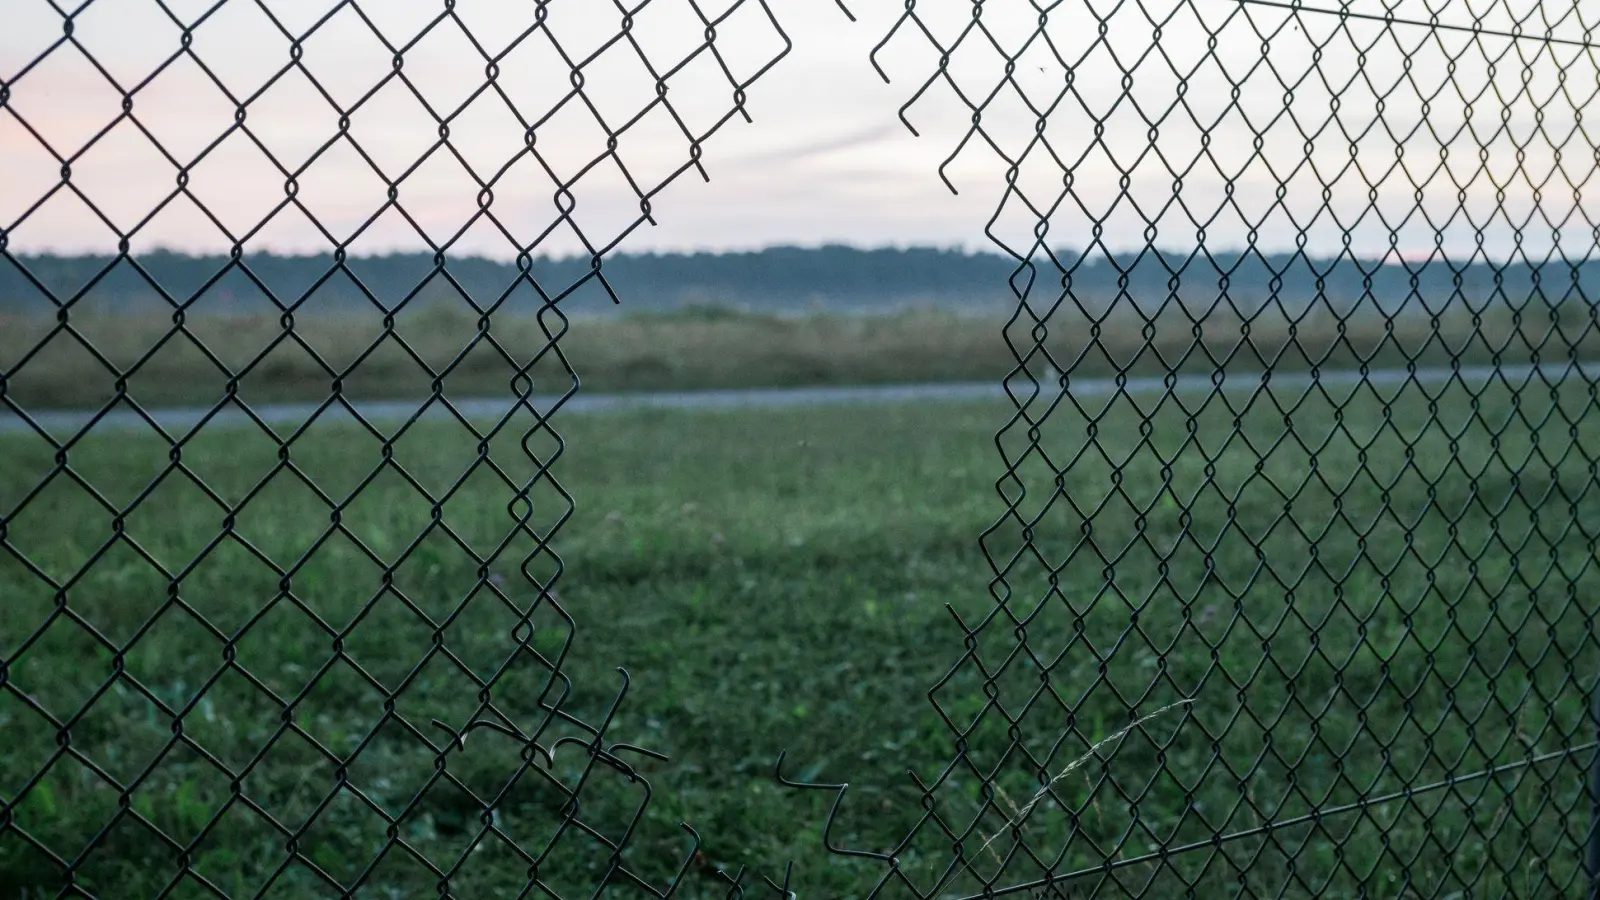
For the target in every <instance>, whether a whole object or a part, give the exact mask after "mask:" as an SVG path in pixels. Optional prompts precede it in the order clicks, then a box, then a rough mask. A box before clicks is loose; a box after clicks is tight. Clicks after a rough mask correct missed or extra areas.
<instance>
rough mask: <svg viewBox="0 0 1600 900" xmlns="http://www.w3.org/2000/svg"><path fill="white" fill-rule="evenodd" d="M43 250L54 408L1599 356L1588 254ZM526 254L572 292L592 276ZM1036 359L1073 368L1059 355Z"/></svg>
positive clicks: (27, 322) (25, 282) (18, 347)
mask: <svg viewBox="0 0 1600 900" xmlns="http://www.w3.org/2000/svg"><path fill="white" fill-rule="evenodd" d="M23 263H24V264H25V265H26V266H28V269H27V275H26V276H24V275H23V274H22V272H23V270H22V269H21V268H17V267H15V266H0V290H3V291H8V292H9V293H4V294H0V375H3V376H4V382H3V394H0V396H3V397H4V398H5V399H6V400H7V401H9V402H11V403H14V404H16V405H18V406H21V407H23V408H24V409H28V410H33V411H39V410H46V409H59V408H97V407H100V406H103V405H105V404H106V403H108V402H110V401H111V400H112V399H113V398H115V397H116V396H117V386H118V383H119V380H120V381H121V383H122V384H123V385H124V387H125V388H126V391H127V394H128V396H129V397H131V398H132V399H133V400H135V401H136V402H138V403H140V404H143V405H147V406H148V405H155V406H168V405H202V406H209V405H211V404H214V403H217V402H219V401H221V400H222V399H223V397H224V396H225V393H226V392H227V391H228V389H229V385H230V382H231V383H232V384H233V385H234V386H235V389H236V391H237V395H238V396H239V397H240V398H242V399H243V400H244V401H245V402H250V403H254V402H286V401H322V400H324V399H326V398H327V397H328V396H330V394H331V393H332V392H333V391H334V390H335V388H337V390H338V391H339V392H340V393H341V394H343V395H345V396H348V397H350V398H352V399H422V398H426V397H428V396H430V395H431V394H432V393H433V392H434V391H435V389H437V390H438V391H439V392H441V393H443V394H444V395H445V396H446V397H450V398H465V397H510V396H513V395H514V394H515V393H518V392H521V391H525V390H530V389H531V390H532V391H533V392H534V393H540V394H559V393H563V392H565V391H566V390H567V389H568V388H569V387H570V386H571V375H570V373H569V371H568V368H567V366H568V365H570V366H571V367H572V368H574V369H576V371H577V372H578V375H579V377H580V378H581V379H582V383H583V385H584V386H585V387H586V388H588V389H591V390H594V391H657V390H692V389H701V388H740V387H787V386H803V385H847V384H882V383H896V382H898V383H906V382H954V381H987V382H991V383H992V382H998V381H999V380H1000V379H1001V378H1003V377H1005V375H1006V374H1007V373H1008V372H1009V371H1011V369H1012V367H1013V366H1014V365H1015V358H1014V356H1013V351H1012V350H1011V349H1010V346H1015V347H1020V348H1028V347H1031V346H1032V345H1033V342H1034V340H1035V338H1036V337H1039V338H1042V341H1043V346H1044V347H1045V348H1046V349H1047V350H1048V351H1049V353H1050V354H1051V356H1052V357H1053V358H1054V364H1055V366H1057V367H1059V369H1062V370H1068V371H1070V372H1072V373H1073V374H1074V375H1076V376H1086V377H1093V376H1109V375H1113V374H1115V373H1117V372H1119V371H1121V372H1128V373H1132V374H1141V375H1151V374H1154V375H1160V374H1164V373H1166V372H1169V371H1178V372H1198V373H1202V374H1209V373H1211V372H1213V371H1215V370H1217V369H1223V370H1227V371H1244V372H1257V371H1263V370H1266V369H1273V370H1306V369H1310V368H1312V367H1314V366H1315V367H1319V368H1328V369H1333V368H1342V369H1354V368H1358V367H1359V366H1361V365H1363V364H1365V365H1367V366H1369V367H1372V368H1395V367H1404V366H1405V365H1407V364H1408V362H1415V363H1416V364H1418V365H1421V366H1443V365H1448V364H1450V363H1452V362H1456V361H1459V362H1461V363H1464V364H1467V365H1482V364H1494V363H1499V364H1508V365H1521V364H1528V363H1531V362H1543V363H1561V362H1565V361H1567V360H1568V359H1571V358H1575V357H1577V358H1583V357H1589V356H1592V355H1593V354H1594V352H1595V351H1596V349H1597V348H1600V336H1597V335H1600V326H1597V323H1596V322H1595V320H1594V311H1593V308H1592V306H1591V305H1590V304H1589V303H1588V302H1587V301H1586V300H1584V299H1583V298H1584V297H1585V296H1586V294H1585V293H1584V291H1586V290H1593V289H1600V288H1597V287H1596V286H1595V285H1591V284H1590V283H1589V282H1590V281H1593V280H1595V279H1596V277H1597V276H1596V272H1595V268H1596V267H1595V266H1592V265H1586V266H1583V267H1580V268H1577V269H1574V270H1573V273H1572V279H1571V280H1570V282H1569V283H1558V282H1557V281H1556V280H1555V279H1553V278H1551V277H1550V276H1548V275H1546V276H1544V278H1543V279H1542V280H1541V279H1540V278H1539V277H1538V276H1537V273H1536V272H1535V271H1534V270H1533V269H1532V267H1529V266H1527V265H1522V264H1512V263H1507V264H1505V265H1503V266H1500V267H1498V268H1497V267H1493V266H1490V265H1488V264H1486V263H1481V262H1480V263H1474V264H1471V265H1464V266H1455V267H1452V266H1450V265H1446V264H1445V263H1443V262H1439V261H1434V262H1425V263H1420V264H1416V265H1409V264H1400V263H1396V262H1393V261H1388V262H1384V261H1375V260H1354V259H1339V260H1313V259H1309V258H1304V257H1294V256H1283V257H1240V258H1231V259H1198V260H1196V259H1167V258H1164V257H1162V256H1161V255H1160V254H1156V253H1153V252H1152V253H1150V254H1146V255H1144V256H1140V257H1137V258H1130V259H1121V258H1115V257H1105V256H1102V257H1090V256H1085V257H1084V258H1083V260H1082V261H1081V264H1080V266H1079V267H1078V268H1077V269H1076V270H1075V272H1074V274H1073V275H1072V276H1071V278H1069V279H1068V280H1069V281H1070V282H1071V283H1070V284H1068V285H1067V286H1066V288H1067V289H1068V290H1070V291H1071V293H1070V295H1068V296H1067V297H1066V299H1064V300H1062V301H1061V302H1060V304H1059V306H1055V307H1052V306H1051V303H1053V302H1054V301H1053V300H1052V299H1048V298H1052V297H1053V292H1052V291H1050V290H1045V289H1035V290H1034V291H1033V293H1032V294H1031V295H1030V296H1031V297H1033V298H1034V299H1031V300H1030V301H1029V305H1028V307H1027V311H1025V312H1017V311H1016V309H1015V306H1014V304H1015V300H1014V298H1011V297H1010V296H1009V294H1008V292H1007V291H1006V289H1005V285H1006V279H1007V277H1008V276H1011V275H1012V274H1013V272H1014V271H1015V270H1016V266H1015V264H1014V263H1013V262H1012V261H1009V260H1007V259H1005V258H1003V257H1000V256H997V255H992V254H965V253H957V252H953V251H941V250H935V249H928V248H924V249H915V248H914V249H911V250H874V251H865V250H857V249H852V248H829V247H824V248H817V249H801V248H776V249H767V250H763V251H761V252H757V253H743V254H687V255H677V256H672V255H653V256H651V255H646V256H633V257H630V256H622V257H619V258H618V259H616V260H613V261H608V263H607V268H606V269H605V270H604V271H606V272H609V273H613V274H610V275H608V276H607V284H611V285H612V286H613V287H614V288H615V289H616V290H617V291H619V292H620V294H621V295H622V296H624V297H626V298H627V302H626V303H625V304H624V305H621V306H615V305H613V304H612V302H611V298H610V296H609V295H608V294H606V292H605V290H604V287H605V286H604V285H602V284H601V283H600V282H599V281H598V280H593V279H591V280H590V281H587V282H584V285H583V287H582V288H580V289H579V290H578V291H576V292H575V293H573V294H571V295H569V296H567V297H565V298H563V299H561V300H560V302H559V304H558V305H557V308H556V309H552V308H549V307H547V306H545V305H544V303H543V301H542V300H541V298H540V296H539V294H538V293H537V292H536V291H535V289H534V287H533V285H534V283H535V282H534V281H532V280H527V279H520V278H519V273H520V270H519V269H518V267H517V266H516V265H514V264H510V263H494V262H490V261H486V260H472V259H468V260H459V261H454V262H453V263H452V265H453V266H454V267H455V268H453V269H451V270H450V271H451V275H450V276H449V278H448V279H446V278H445V277H443V276H441V275H437V274H436V273H434V272H433V261H432V260H431V258H428V257H423V256H420V255H413V256H402V257H392V258H388V257H384V258H373V259H360V260H349V261H347V262H346V263H345V264H343V265H342V266H339V265H334V264H332V263H331V262H329V261H327V260H321V259H318V258H314V257H271V256H266V257H260V258H253V259H249V260H247V261H246V263H231V262H229V261H228V260H226V259H221V258H218V259H211V258H202V257H185V256H177V255H172V254H166V255H162V254H156V255H153V256H151V257H149V258H148V259H144V260H141V261H140V262H139V267H138V268H137V269H136V268H135V267H134V264H133V263H131V262H129V261H115V260H101V259H99V258H95V257H41V258H37V259H25V260H23ZM528 265H530V266H532V268H531V269H530V270H529V272H528V273H527V275H528V278H532V277H533V276H539V277H543V278H546V279H550V280H553V281H554V283H563V284H564V283H566V280H567V279H573V280H577V279H581V278H582V277H583V274H584V272H586V271H587V267H586V264H584V265H581V266H580V265H578V264H577V263H576V262H575V261H573V260H538V261H534V262H530V263H529V264H528ZM1180 272H1181V273H1182V274H1181V275H1180V274H1176V273H1180ZM1019 277H1021V276H1019ZM158 285H159V287H158ZM469 296H470V297H472V298H474V300H473V301H472V302H469V301H468V299H467V297H469ZM379 297H382V298H384V300H383V302H379V300H378V298H379ZM52 298H53V299H52ZM1040 298H1047V299H1040ZM180 308H181V311H180ZM557 309H559V310H560V312H559V313H558V312H557ZM484 312H488V313H489V315H488V316H487V317H485V316H484ZM1037 319H1045V320H1046V324H1045V325H1040V324H1039V322H1038V321H1036V320H1037ZM557 339H559V340H560V347H561V353H560V354H557V353H555V352H554V351H553V350H552V349H550V348H551V345H552V343H553V341H555V340H557ZM1008 344H1009V345H1010V346H1008ZM1030 370H1031V371H1032V372H1033V373H1034V375H1035V376H1038V377H1043V378H1046V379H1049V378H1051V377H1052V372H1051V366H1050V365H1049V364H1047V362H1046V361H1045V360H1044V359H1043V358H1042V357H1035V358H1034V359H1033V360H1031V361H1030ZM521 376H531V377H532V383H531V388H530V385H529V384H528V382H527V381H526V378H525V377H521Z"/></svg>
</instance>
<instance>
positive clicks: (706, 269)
mask: <svg viewBox="0 0 1600 900" xmlns="http://www.w3.org/2000/svg"><path fill="white" fill-rule="evenodd" d="M1063 261H1064V262H1065V263H1066V264H1067V265H1068V268H1069V269H1070V271H1069V272H1068V273H1067V274H1066V275H1065V276H1063V275H1062V274H1061V272H1060V270H1059V269H1058V268H1057V267H1056V266H1054V265H1042V266H1041V267H1040V269H1039V275H1038V283H1037V284H1036V286H1035V288H1034V289H1033V290H1032V292H1031V293H1030V295H1029V296H1030V298H1031V301H1032V302H1034V303H1037V304H1048V303H1050V302H1053V301H1054V300H1055V299H1056V298H1057V297H1059V296H1061V295H1062V294H1063V293H1064V292H1065V293H1066V294H1067V296H1069V298H1070V299H1069V302H1070V303H1078V304H1082V305H1084V306H1087V307H1089V308H1091V309H1104V308H1105V307H1107V306H1108V305H1110V304H1112V303H1114V302H1129V301H1132V302H1135V303H1138V304H1139V305H1141V306H1143V307H1145V308H1153V307H1155V306H1157V305H1160V304H1162V303H1164V302H1168V301H1169V300H1170V299H1171V298H1174V297H1176V298H1178V299H1179V300H1181V301H1182V302H1183V303H1185V304H1186V305H1187V306H1188V307H1189V308H1191V309H1205V308H1208V307H1210V306H1211V305H1212V304H1214V303H1217V302H1218V301H1226V302H1229V303H1232V304H1234V305H1236V306H1239V307H1241V308H1244V309H1253V308H1255V307H1257V306H1259V305H1261V304H1263V303H1268V302H1281V303H1283V304H1285V305H1286V306H1288V307H1290V308H1292V309H1297V308H1302V307H1304V306H1305V305H1306V304H1309V303H1312V302H1319V301H1324V300H1325V301H1327V302H1329V303H1331V304H1332V305H1333V306H1334V307H1335V308H1352V307H1355V306H1356V305H1357V304H1365V305H1370V306H1376V307H1381V308H1383V309H1385V310H1389V311H1395V310H1401V309H1414V310H1423V309H1425V308H1436V309H1437V308H1442V307H1444V306H1446V305H1449V304H1451V303H1456V302H1459V301H1461V300H1467V301H1470V302H1472V303H1473V304H1474V305H1478V304H1482V303H1483V302H1485V301H1487V300H1491V299H1494V298H1497V297H1504V298H1505V299H1507V300H1509V301H1511V302H1513V303H1521V302H1523V301H1525V300H1526V299H1527V298H1528V297H1529V296H1531V295H1535V294H1542V295H1543V296H1544V297H1546V298H1550V299H1552V300H1579V301H1585V302H1593V301H1594V298H1595V297H1596V295H1597V293H1600V262H1593V261H1585V262H1582V263H1581V264H1570V263H1567V262H1564V261H1560V260H1556V261H1554V262H1546V263H1542V264H1534V263H1530V262H1527V261H1515V262H1510V263H1491V262H1485V261H1482V260H1479V261H1476V262H1472V263H1458V262H1455V261H1447V260H1433V261H1431V262H1426V263H1410V264H1400V263H1395V262H1389V263H1379V262H1376V261H1371V260H1360V259H1352V258H1350V257H1342V258H1334V259H1318V258H1315V257H1307V256H1303V255H1293V254H1282V255H1267V256H1262V255H1259V254H1255V253H1221V254H1217V253H1212V254H1209V255H1208V254H1201V253H1180V252H1174V251H1154V250H1152V251H1147V252H1145V253H1143V254H1137V255H1134V254H1129V255H1127V256H1118V257H1107V256H1104V255H1098V256H1087V255H1081V254H1079V255H1068V256H1066V257H1063ZM135 263H136V265H135ZM589 271H590V264H589V261H588V260H587V259H582V258H574V257H568V258H548V257H540V258H535V259H533V260H532V261H531V262H530V263H529V267H528V272H527V275H528V276H529V277H530V278H531V280H532V282H533V283H534V284H537V285H539V286H540V287H541V288H542V289H543V290H545V291H546V292H548V293H556V292H560V291H562V290H564V289H566V288H567V287H568V286H569V285H571V284H573V283H574V282H577V281H579V280H580V279H582V278H583V277H584V276H585V275H586V274H588V273H589ZM602 271H603V272H604V274H605V277H606V279H607V281H608V282H609V283H610V284H611V285H612V287H613V288H614V289H615V290H616V291H617V293H618V294H619V295H620V296H621V298H622V299H623V301H624V303H623V305H622V306H621V307H620V309H619V311H623V312H626V311H665V310H672V309H676V308H681V307H684V306H690V305H714V306H731V307H738V308H745V309H751V310H755V311H772V312H779V311H797V310H804V309H828V310H834V311H844V310H855V311H872V310H886V309H890V308H895V307H904V306H908V305H914V306H939V307H947V308H955V307H968V308H974V309H978V310H984V309H993V310H996V311H998V310H1001V309H1004V308H1005V307H1007V306H1009V305H1010V304H1012V303H1013V302H1014V298H1013V294H1012V293H1011V289H1010V288H1009V287H1008V279H1010V278H1011V277H1012V275H1013V273H1014V272H1015V271H1016V264H1015V262H1014V261H1013V260H1010V259H1008V258H1005V257H1002V256H999V255H996V254H989V253H977V254H971V253H965V252H962V251H958V250H945V249H937V248H910V249H858V248H853V247H844V246H824V247H819V248H800V247H774V248H769V249H765V250H759V251H750V252H736V253H688V254H684V253H645V254H618V255H616V256H612V257H608V258H607V259H606V260H605V263H604V265H603V269H602ZM521 276H522V273H521V272H520V271H519V269H518V267H517V265H516V264H515V263H512V262H502V261H495V260H489V259H483V258H478V257H460V258H449V259H447V260H446V261H445V264H444V265H443V267H442V268H441V267H439V266H436V265H435V262H434V259H433V257H432V256H431V255H429V254H423V253H413V254H396V255H391V256H383V257H362V258H356V259H351V260H348V261H347V262H346V263H345V265H344V266H342V267H341V266H337V265H335V263H334V260H333V259H332V257H331V256H277V255H272V254H254V255H249V256H245V257H243V258H242V259H240V260H238V261H237V262H233V261H230V260H229V259H227V258H226V257H220V256H187V255H182V254H178V253H170V252H156V253H150V254H145V255H141V256H139V257H137V258H136V260H134V261H132V262H130V261H129V260H120V261H119V260H116V259H115V258H112V257H105V256H74V257H66V256H17V257H11V256H6V255H0V311H9V312H22V313H26V312H50V311H53V309H54V305H53V302H52V301H51V299H50V297H51V296H53V297H55V298H56V300H60V301H65V300H67V299H70V298H73V297H79V296H80V295H81V299H79V300H77V301H76V303H77V304H78V306H80V307H82V308H86V309H93V310H95V311H100V312H129V313H134V312H150V311H158V310H164V309H170V306H169V303H170V302H174V301H175V302H181V303H186V302H189V301H194V306H193V308H194V310H195V311H197V312H268V311H273V310H274V309H275V308H276V307H275V305H274V304H273V302H272V300H271V298H272V297H275V298H276V299H277V301H278V302H279V303H282V304H284V305H289V304H295V303H302V307H301V308H303V309H304V310H306V311H308V312H309V311H317V312H331V311H358V310H373V309H375V308H377V307H393V306H394V305H396V304H397V303H399V302H401V301H402V300H404V299H406V298H408V297H413V296H415V297H417V298H420V299H421V300H423V301H424V302H436V301H445V302H455V303H461V302H462V295H463V294H465V295H466V297H469V298H471V299H472V300H473V301H475V302H477V303H479V304H484V305H486V304H489V303H492V302H494V301H495V300H496V299H497V298H500V297H501V296H502V295H505V294H507V293H508V292H509V293H510V299H509V301H508V302H509V304H510V306H511V307H512V308H515V309H520V310H524V311H526V310H529V309H534V308H537V307H538V305H539V304H540V300H539V295H538V293H537V292H536V291H535V289H534V288H533V287H532V286H531V285H530V284H528V283H527V279H524V278H522V277H521ZM1419 301H1420V302H1419ZM562 307H563V308H564V309H573V310H577V311H584V312H595V313H604V312H608V311H611V303H610V300H609V298H608V297H607V296H606V295H605V294H604V292H603V290H602V289H601V287H600V285H599V284H598V283H596V282H591V283H589V284H588V285H586V286H585V287H584V288H582V289H580V290H579V291H577V292H576V293H575V294H573V295H572V296H571V297H570V298H568V299H567V300H563V302H562Z"/></svg>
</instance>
